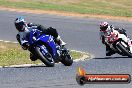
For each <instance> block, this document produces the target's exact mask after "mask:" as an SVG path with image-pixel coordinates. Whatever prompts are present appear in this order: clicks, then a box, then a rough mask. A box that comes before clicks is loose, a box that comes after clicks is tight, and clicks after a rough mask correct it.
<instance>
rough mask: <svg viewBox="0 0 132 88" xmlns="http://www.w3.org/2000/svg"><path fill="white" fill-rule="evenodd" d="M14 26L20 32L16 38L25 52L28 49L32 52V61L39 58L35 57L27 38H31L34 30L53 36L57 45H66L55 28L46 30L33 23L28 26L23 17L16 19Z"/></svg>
mask: <svg viewBox="0 0 132 88" xmlns="http://www.w3.org/2000/svg"><path fill="white" fill-rule="evenodd" d="M14 24H15V27H16V29H17V30H18V34H17V35H16V38H17V40H18V42H19V44H20V45H21V46H22V48H23V49H24V50H27V49H28V50H29V51H30V52H31V53H30V59H31V60H32V61H35V60H37V58H36V57H35V56H36V55H35V53H34V52H33V50H32V49H30V48H29V46H30V45H29V43H28V41H27V38H28V37H29V34H30V31H31V30H32V29H38V30H40V31H41V32H42V33H44V34H46V35H52V36H53V37H54V40H55V43H57V44H58V45H60V46H64V45H65V44H66V43H65V42H63V41H62V39H61V38H60V36H59V35H58V32H57V30H56V29H55V28H52V27H49V28H46V27H44V26H42V25H40V24H33V23H28V24H27V23H26V21H25V20H24V18H23V17H18V18H16V19H15V22H14Z"/></svg>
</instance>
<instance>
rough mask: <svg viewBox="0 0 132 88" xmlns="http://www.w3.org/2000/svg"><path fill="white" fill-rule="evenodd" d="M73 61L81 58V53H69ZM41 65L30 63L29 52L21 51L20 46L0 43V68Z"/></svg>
mask: <svg viewBox="0 0 132 88" xmlns="http://www.w3.org/2000/svg"><path fill="white" fill-rule="evenodd" d="M71 55H72V57H73V59H78V58H81V57H82V55H83V54H82V53H79V52H75V51H71ZM37 63H42V62H41V61H39V60H37V61H35V62H33V61H31V60H30V58H29V52H28V51H26V50H23V49H22V48H21V46H20V45H18V44H14V43H5V42H0V66H9V65H19V64H37Z"/></svg>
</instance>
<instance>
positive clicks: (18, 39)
mask: <svg viewBox="0 0 132 88" xmlns="http://www.w3.org/2000/svg"><path fill="white" fill-rule="evenodd" d="M16 39H17V41H18V43H19V44H20V45H21V41H20V35H19V34H17V35H16Z"/></svg>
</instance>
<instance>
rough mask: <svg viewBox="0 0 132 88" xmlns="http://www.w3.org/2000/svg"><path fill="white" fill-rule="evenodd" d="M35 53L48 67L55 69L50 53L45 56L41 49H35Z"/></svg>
mask: <svg viewBox="0 0 132 88" xmlns="http://www.w3.org/2000/svg"><path fill="white" fill-rule="evenodd" d="M35 51H36V53H37V55H38V57H39V59H40V60H41V61H42V62H43V63H44V64H45V65H46V66H47V67H54V64H55V63H54V60H53V58H52V55H51V54H50V53H46V54H45V55H43V53H42V50H41V49H40V48H39V47H36V48H35Z"/></svg>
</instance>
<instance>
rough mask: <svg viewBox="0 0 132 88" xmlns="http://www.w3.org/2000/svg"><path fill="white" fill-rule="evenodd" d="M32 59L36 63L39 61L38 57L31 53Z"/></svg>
mask: <svg viewBox="0 0 132 88" xmlns="http://www.w3.org/2000/svg"><path fill="white" fill-rule="evenodd" d="M30 59H31V61H36V60H37V58H36V56H35V55H33V54H32V53H30Z"/></svg>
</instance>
